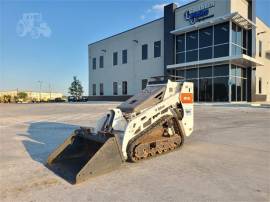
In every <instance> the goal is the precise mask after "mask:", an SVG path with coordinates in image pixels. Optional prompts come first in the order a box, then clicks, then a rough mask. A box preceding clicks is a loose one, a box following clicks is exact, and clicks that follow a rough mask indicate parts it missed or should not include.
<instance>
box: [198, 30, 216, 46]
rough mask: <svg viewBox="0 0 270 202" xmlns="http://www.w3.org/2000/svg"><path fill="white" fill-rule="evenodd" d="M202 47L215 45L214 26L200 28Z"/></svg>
mask: <svg viewBox="0 0 270 202" xmlns="http://www.w3.org/2000/svg"><path fill="white" fill-rule="evenodd" d="M199 36H200V37H199V39H200V42H199V43H200V48H202V47H207V46H212V45H213V27H207V28H204V29H201V30H199Z"/></svg>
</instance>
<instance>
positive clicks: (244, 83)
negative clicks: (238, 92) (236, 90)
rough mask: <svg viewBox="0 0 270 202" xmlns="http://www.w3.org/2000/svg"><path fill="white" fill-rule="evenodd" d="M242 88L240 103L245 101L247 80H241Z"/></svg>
mask: <svg viewBox="0 0 270 202" xmlns="http://www.w3.org/2000/svg"><path fill="white" fill-rule="evenodd" d="M242 87H243V91H242V101H247V80H246V79H242Z"/></svg>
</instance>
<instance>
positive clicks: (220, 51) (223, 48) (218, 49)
mask: <svg viewBox="0 0 270 202" xmlns="http://www.w3.org/2000/svg"><path fill="white" fill-rule="evenodd" d="M225 56H229V44H223V45H219V46H215V47H214V58H218V57H225Z"/></svg>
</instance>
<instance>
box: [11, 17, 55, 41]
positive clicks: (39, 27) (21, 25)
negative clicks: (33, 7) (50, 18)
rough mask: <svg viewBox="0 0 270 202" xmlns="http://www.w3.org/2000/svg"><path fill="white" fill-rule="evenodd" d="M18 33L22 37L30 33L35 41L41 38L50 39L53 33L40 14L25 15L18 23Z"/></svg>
mask: <svg viewBox="0 0 270 202" xmlns="http://www.w3.org/2000/svg"><path fill="white" fill-rule="evenodd" d="M16 31H17V34H18V36H20V37H24V36H26V35H27V34H28V33H29V35H30V36H31V37H32V38H33V39H38V38H39V37H40V36H44V37H47V38H48V37H50V36H51V33H52V31H51V29H50V27H49V26H48V25H47V23H46V22H44V21H43V20H42V15H41V14H40V13H24V14H23V16H22V18H21V19H20V20H19V22H18V23H17V27H16Z"/></svg>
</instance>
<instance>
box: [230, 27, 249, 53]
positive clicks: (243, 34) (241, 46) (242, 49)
mask: <svg viewBox="0 0 270 202" xmlns="http://www.w3.org/2000/svg"><path fill="white" fill-rule="evenodd" d="M231 30H232V41H231V49H232V53H231V54H232V55H240V54H247V44H248V33H247V31H246V30H245V29H243V28H241V27H240V26H238V25H236V24H235V23H232V28H231Z"/></svg>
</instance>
